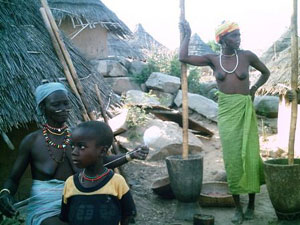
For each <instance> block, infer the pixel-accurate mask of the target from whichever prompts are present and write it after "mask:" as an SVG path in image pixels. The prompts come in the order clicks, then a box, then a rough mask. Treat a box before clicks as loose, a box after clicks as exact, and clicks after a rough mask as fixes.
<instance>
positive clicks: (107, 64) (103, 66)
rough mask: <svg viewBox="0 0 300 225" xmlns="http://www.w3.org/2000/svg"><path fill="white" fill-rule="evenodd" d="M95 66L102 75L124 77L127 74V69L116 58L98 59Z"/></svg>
mask: <svg viewBox="0 0 300 225" xmlns="http://www.w3.org/2000/svg"><path fill="white" fill-rule="evenodd" d="M94 63H95V62H94ZM95 67H96V70H97V71H98V72H99V73H100V74H101V75H102V76H104V77H125V76H127V75H128V71H127V69H126V68H125V67H124V66H122V65H121V63H119V62H118V61H116V60H110V59H107V60H99V61H98V63H97V64H96V65H95Z"/></svg>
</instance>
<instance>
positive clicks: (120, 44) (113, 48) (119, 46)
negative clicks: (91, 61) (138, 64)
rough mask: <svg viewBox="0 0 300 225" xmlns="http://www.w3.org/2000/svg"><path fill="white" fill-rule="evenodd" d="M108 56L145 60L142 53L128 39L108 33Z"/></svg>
mask: <svg viewBox="0 0 300 225" xmlns="http://www.w3.org/2000/svg"><path fill="white" fill-rule="evenodd" d="M107 46H108V56H123V57H125V58H130V59H138V60H145V56H144V54H143V53H142V52H141V51H140V50H139V48H138V47H137V46H134V45H133V44H132V43H130V42H129V41H128V40H124V39H121V38H119V37H117V36H115V35H114V34H111V33H109V34H108V38H107Z"/></svg>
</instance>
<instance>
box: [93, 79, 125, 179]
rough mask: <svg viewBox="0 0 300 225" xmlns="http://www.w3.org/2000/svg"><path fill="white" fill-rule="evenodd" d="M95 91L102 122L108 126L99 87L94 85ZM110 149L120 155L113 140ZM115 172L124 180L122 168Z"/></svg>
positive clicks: (116, 169)
mask: <svg viewBox="0 0 300 225" xmlns="http://www.w3.org/2000/svg"><path fill="white" fill-rule="evenodd" d="M95 91H96V95H97V98H98V101H99V105H100V112H101V115H102V117H103V119H104V122H105V123H106V124H107V125H108V117H107V115H106V111H105V109H104V107H103V104H102V98H101V94H100V91H99V87H98V85H97V84H95ZM112 147H113V154H115V155H117V154H120V153H121V151H120V149H119V146H118V144H117V143H116V142H115V139H113V142H112ZM115 172H116V173H119V174H121V175H122V176H123V177H124V178H125V179H126V175H125V173H124V171H123V170H122V167H119V168H115Z"/></svg>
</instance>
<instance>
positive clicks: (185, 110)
mask: <svg viewBox="0 0 300 225" xmlns="http://www.w3.org/2000/svg"><path fill="white" fill-rule="evenodd" d="M184 20H185V0H180V21H181V22H183V21H184ZM182 41H183V33H182V32H181V33H180V45H181V44H182ZM181 89H182V132H183V143H182V158H183V159H187V158H188V154H189V149H188V148H189V146H188V142H189V137H188V128H189V109H188V82H187V66H186V64H185V63H181Z"/></svg>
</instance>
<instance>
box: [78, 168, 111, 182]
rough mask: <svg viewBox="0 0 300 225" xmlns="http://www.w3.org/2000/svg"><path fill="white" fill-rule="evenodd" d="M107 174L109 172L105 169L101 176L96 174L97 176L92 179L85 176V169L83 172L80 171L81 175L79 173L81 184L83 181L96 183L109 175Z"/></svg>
mask: <svg viewBox="0 0 300 225" xmlns="http://www.w3.org/2000/svg"><path fill="white" fill-rule="evenodd" d="M109 172H110V170H109V169H107V168H105V169H104V172H103V173H102V174H98V175H96V176H94V177H91V176H87V175H86V174H85V169H84V170H83V171H82V173H81V178H82V182H84V181H83V180H87V181H92V182H94V181H97V180H100V179H101V178H103V177H105V176H106V175H107V174H109Z"/></svg>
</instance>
